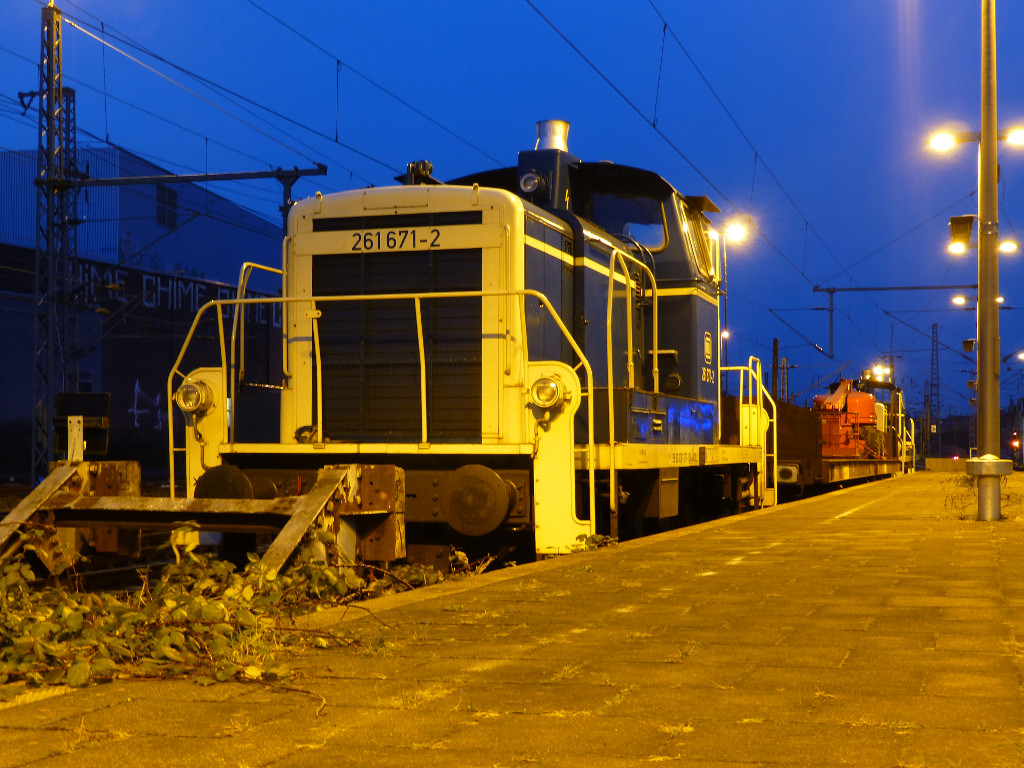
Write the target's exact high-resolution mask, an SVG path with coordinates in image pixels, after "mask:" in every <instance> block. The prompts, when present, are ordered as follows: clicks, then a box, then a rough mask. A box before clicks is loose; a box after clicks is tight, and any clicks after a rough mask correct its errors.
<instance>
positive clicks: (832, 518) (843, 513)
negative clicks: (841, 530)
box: [821, 501, 874, 523]
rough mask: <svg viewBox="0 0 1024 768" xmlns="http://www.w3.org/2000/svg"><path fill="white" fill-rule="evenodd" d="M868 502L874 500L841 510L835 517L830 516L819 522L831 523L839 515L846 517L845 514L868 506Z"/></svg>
mask: <svg viewBox="0 0 1024 768" xmlns="http://www.w3.org/2000/svg"><path fill="white" fill-rule="evenodd" d="M870 504H874V502H873V501H869V502H866V503H864V504H861V505H860V506H859V507H854V508H853V509H848V510H846V511H845V512H842V513H840V514H838V515H836V516H835V517H830V518H829V519H828V520H822V521H821V522H822V523H831V522H833V521H835V520H838V519H839V518H841V517H846V516H847V515H852V514H853V513H854V512H857V511H859V510H861V509H864V507H866V506H868V505H870Z"/></svg>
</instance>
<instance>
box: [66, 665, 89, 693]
mask: <svg viewBox="0 0 1024 768" xmlns="http://www.w3.org/2000/svg"><path fill="white" fill-rule="evenodd" d="M91 675H92V668H91V667H90V666H89V662H87V661H79V662H76V663H74V664H72V665H71V669H69V670H68V685H70V686H71V687H72V688H81V687H82V686H83V685H87V684H88V682H89V677H90V676H91Z"/></svg>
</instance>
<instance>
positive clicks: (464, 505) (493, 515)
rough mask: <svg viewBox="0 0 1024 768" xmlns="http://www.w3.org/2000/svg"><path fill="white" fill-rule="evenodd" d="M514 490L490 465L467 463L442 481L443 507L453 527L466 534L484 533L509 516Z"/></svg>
mask: <svg viewBox="0 0 1024 768" xmlns="http://www.w3.org/2000/svg"><path fill="white" fill-rule="evenodd" d="M515 500H516V496H515V490H514V489H513V488H511V487H510V483H507V482H506V481H504V480H502V479H501V478H500V477H499V476H498V474H497V473H496V472H495V471H494V470H493V469H491V468H489V467H485V466H483V465H482V464H466V465H465V466H462V467H459V468H458V469H457V470H455V471H454V472H452V473H451V474H449V475H447V476H446V477H445V479H444V481H443V482H442V484H441V511H442V512H443V513H444V517H445V520H446V521H447V522H448V525H450V526H451V527H452V528H454V529H455V530H456V531H458V532H459V533H461V534H463V535H464V536H484V535H486V534H488V533H490V532H491V531H493V530H494V529H496V528H497V527H498V526H499V525H501V524H502V522H503V521H504V520H505V518H506V517H508V513H509V511H510V510H511V509H512V505H513V504H514V503H515Z"/></svg>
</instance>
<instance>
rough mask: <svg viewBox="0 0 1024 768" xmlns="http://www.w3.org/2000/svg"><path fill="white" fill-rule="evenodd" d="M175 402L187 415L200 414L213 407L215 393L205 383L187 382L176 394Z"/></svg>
mask: <svg viewBox="0 0 1024 768" xmlns="http://www.w3.org/2000/svg"><path fill="white" fill-rule="evenodd" d="M174 402H175V404H177V406H178V407H179V408H180V409H181V410H182V411H184V412H185V413H198V412H200V411H205V410H206V409H207V408H209V407H210V406H211V405H213V393H212V392H211V391H210V388H209V387H208V386H207V385H206V383H205V382H203V381H187V382H185V383H184V384H182V385H181V386H180V387H178V391H177V392H175V393H174Z"/></svg>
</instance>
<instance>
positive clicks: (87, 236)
mask: <svg viewBox="0 0 1024 768" xmlns="http://www.w3.org/2000/svg"><path fill="white" fill-rule="evenodd" d="M118 158H119V152H118V150H116V149H112V148H106V147H104V148H84V149H79V150H78V168H79V170H80V171H82V172H83V173H88V174H89V176H91V177H94V178H107V177H111V176H119V175H120V172H119V162H118ZM35 179H36V153H35V152H34V151H29V150H21V151H13V152H0V242H4V243H9V244H11V245H18V246H21V247H23V248H35V247H36V186H35ZM119 215H120V212H119V210H118V190H117V188H116V187H93V188H91V189H88V190H86V189H83V190H81V191H80V192H79V195H78V216H79V218H80V219H81V220H82V222H83V223H81V224H79V225H78V231H77V234H78V256H79V258H82V259H92V260H94V261H104V262H116V261H117V238H118V218H119Z"/></svg>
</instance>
